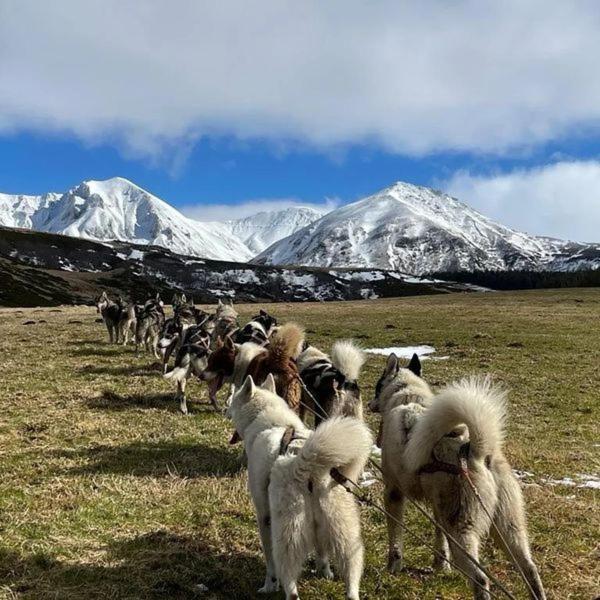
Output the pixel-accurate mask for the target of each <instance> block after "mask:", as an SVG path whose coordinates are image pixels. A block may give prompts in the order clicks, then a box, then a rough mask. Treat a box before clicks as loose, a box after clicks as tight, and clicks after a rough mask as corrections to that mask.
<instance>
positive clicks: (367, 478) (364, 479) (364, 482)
mask: <svg viewBox="0 0 600 600" xmlns="http://www.w3.org/2000/svg"><path fill="white" fill-rule="evenodd" d="M377 481H378V480H377V478H376V477H375V475H374V474H373V473H372V472H371V471H364V472H363V474H362V475H361V476H360V479H359V480H358V484H359V485H360V486H361V487H369V486H371V485H373V484H374V483H377Z"/></svg>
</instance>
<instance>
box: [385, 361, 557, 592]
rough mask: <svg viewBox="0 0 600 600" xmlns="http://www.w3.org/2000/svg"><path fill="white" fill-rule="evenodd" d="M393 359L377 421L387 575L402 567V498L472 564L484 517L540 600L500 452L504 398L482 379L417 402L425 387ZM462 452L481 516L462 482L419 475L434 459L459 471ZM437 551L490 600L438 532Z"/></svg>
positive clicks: (438, 474) (481, 578) (438, 563)
mask: <svg viewBox="0 0 600 600" xmlns="http://www.w3.org/2000/svg"><path fill="white" fill-rule="evenodd" d="M391 358H392V360H388V365H387V367H386V371H384V375H383V379H382V385H383V389H382V390H381V393H380V395H379V399H378V400H377V402H376V404H377V405H378V407H379V408H380V410H381V413H382V417H383V430H382V443H381V449H382V453H381V458H382V470H383V479H384V483H385V495H384V499H385V504H386V509H387V511H388V513H389V514H390V515H391V517H390V518H388V523H387V524H388V537H389V550H388V568H389V570H390V571H392V572H395V571H396V570H397V569H399V568H401V567H402V558H403V556H402V555H403V543H402V527H401V524H402V519H403V514H404V504H405V499H406V497H409V498H412V499H414V500H427V501H428V502H429V504H430V505H431V507H432V509H433V513H434V515H435V517H436V519H437V521H438V522H439V523H441V525H442V526H443V527H444V529H445V530H446V531H448V532H449V533H451V534H452V536H453V538H454V539H456V540H458V541H459V543H460V544H461V546H462V547H463V548H465V549H466V550H467V552H468V553H469V554H470V555H471V556H472V557H473V558H474V559H475V560H479V547H480V544H481V541H482V540H483V539H484V538H485V536H486V535H487V534H488V533H489V532H490V529H491V525H492V523H491V522H490V517H489V516H488V513H489V515H491V518H492V519H493V521H494V524H495V526H496V527H497V528H498V530H500V531H501V532H502V536H503V538H504V539H505V541H506V543H507V544H508V546H509V548H510V551H511V553H512V555H514V557H515V559H516V561H517V562H518V564H519V567H520V568H521V569H522V570H523V572H524V573H525V576H526V577H527V579H528V581H529V583H530V585H531V586H532V588H533V589H534V590H535V598H536V599H537V600H545V598H546V596H545V593H544V588H543V586H542V582H541V580H540V577H539V574H538V571H537V568H536V566H535V564H534V562H533V560H532V558H531V553H530V549H529V541H528V538H527V526H526V522H525V510H524V506H523V497H522V494H521V489H520V487H519V483H518V481H517V480H516V479H515V477H514V475H513V473H512V470H511V468H510V465H509V464H508V462H507V461H506V458H505V457H504V455H503V453H502V442H503V436H504V421H505V414H506V400H505V393H504V392H503V391H502V390H500V389H498V388H495V387H494V386H493V385H492V383H491V380H490V379H488V378H483V379H482V378H479V379H478V378H472V379H465V380H463V381H460V382H459V383H456V384H452V385H450V386H448V387H447V388H446V389H444V390H442V392H441V393H440V394H438V395H437V396H434V397H433V398H431V397H428V398H423V397H419V396H418V395H413V394H412V391H415V390H417V389H418V388H419V387H423V386H418V385H417V379H419V378H418V377H417V376H416V375H414V374H412V373H411V374H410V376H408V375H407V370H406V369H398V368H397V365H395V364H394V360H393V357H391ZM409 380H412V381H409ZM407 384H408V385H407ZM423 389H425V388H423ZM426 389H428V388H426ZM407 401H408V402H407ZM448 434H452V435H448ZM467 442H469V443H470V446H466V444H467ZM467 449H468V453H467V456H466V458H467V468H468V472H469V477H470V479H471V481H472V482H473V484H474V485H475V487H476V488H477V491H478V493H479V497H480V498H481V501H482V502H483V505H484V506H485V507H486V510H484V509H483V508H482V506H481V504H480V501H479V499H478V498H477V497H476V496H475V495H474V493H473V491H472V489H471V487H470V484H469V483H468V482H467V481H466V480H465V479H464V477H463V476H461V475H458V474H455V473H447V472H445V471H443V470H440V469H439V468H438V469H437V470H435V471H434V472H432V473H430V472H422V473H421V472H420V468H421V467H422V466H424V465H425V464H428V463H431V462H432V461H433V460H434V459H437V460H438V461H443V462H445V463H450V464H453V465H458V464H459V458H460V456H461V455H462V454H461V452H462V451H463V450H467ZM436 547H437V550H438V554H439V555H441V556H443V557H448V556H449V553H450V550H452V556H453V559H454V561H455V562H456V563H457V564H458V566H459V567H460V568H461V569H462V570H463V571H464V572H466V573H468V574H469V575H470V577H472V578H474V579H475V580H476V581H477V582H479V585H473V586H472V589H473V594H474V597H475V598H476V599H477V600H489V598H490V595H489V592H488V589H489V582H488V580H487V577H486V576H485V574H484V573H483V572H482V571H481V570H480V569H479V568H478V567H477V566H476V565H474V564H473V563H472V562H471V561H470V560H469V559H467V558H466V556H465V555H464V553H463V552H462V551H460V550H458V549H457V548H456V547H453V544H452V543H450V544H449V540H447V539H446V537H445V535H444V534H443V533H442V531H441V530H437V531H436ZM511 558H512V557H511ZM434 566H435V567H438V568H448V563H447V562H445V561H444V560H443V559H441V560H440V559H439V558H436V560H435V561H434ZM532 597H533V596H532Z"/></svg>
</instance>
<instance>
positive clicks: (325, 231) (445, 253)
mask: <svg viewBox="0 0 600 600" xmlns="http://www.w3.org/2000/svg"><path fill="white" fill-rule="evenodd" d="M586 253H587V254H586ZM253 262H255V263H257V264H298V265H305V266H315V265H319V266H325V267H327V266H332V267H333V266H336V267H377V268H387V269H393V270H400V271H404V272H408V273H414V274H417V275H422V274H425V273H429V272H436V271H446V272H451V271H469V270H486V269H490V270H516V269H532V270H540V269H557V270H571V269H573V270H574V269H579V268H598V267H600V245H597V244H580V243H577V242H569V241H563V240H555V239H552V238H545V237H538V236H532V235H528V234H526V233H522V232H519V231H516V230H514V229H511V228H509V227H505V226H504V225H501V224H499V223H496V222H495V221H493V220H492V219H490V218H488V217H486V216H484V215H482V214H481V213H479V212H478V211H476V210H474V209H473V208H471V207H470V206H468V205H467V204H465V203H464V202H461V201H460V200H457V199H456V198H452V197H451V196H449V195H447V194H444V193H442V192H439V191H437V190H433V189H431V188H426V187H422V186H416V185H413V184H407V183H404V182H397V183H395V184H393V185H392V186H389V187H387V188H385V189H383V190H381V191H380V192H377V193H375V194H373V195H371V196H368V197H366V198H362V199H360V200H358V201H356V202H353V203H351V204H347V205H345V206H342V207H340V208H338V209H336V210H334V211H332V212H330V213H328V214H327V215H325V216H324V217H322V218H321V219H319V220H318V221H315V222H314V223H312V224H310V225H309V226H308V227H306V228H304V229H302V230H299V231H297V232H296V233H294V234H292V235H291V236H289V237H287V238H284V239H282V240H279V241H278V242H275V243H274V244H273V245H272V246H271V247H270V248H267V250H265V251H263V252H262V253H261V254H259V255H258V256H257V257H255V258H254V259H253Z"/></svg>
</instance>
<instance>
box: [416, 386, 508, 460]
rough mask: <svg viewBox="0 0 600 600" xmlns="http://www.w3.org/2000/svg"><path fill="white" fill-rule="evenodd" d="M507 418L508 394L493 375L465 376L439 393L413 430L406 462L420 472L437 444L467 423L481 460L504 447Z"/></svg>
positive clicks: (474, 455) (476, 452)
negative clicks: (493, 383)
mask: <svg viewBox="0 0 600 600" xmlns="http://www.w3.org/2000/svg"><path fill="white" fill-rule="evenodd" d="M505 420H506V393H505V392H504V391H503V390H500V389H498V388H495V387H494V386H493V385H492V381H491V379H490V378H487V377H486V378H476V377H472V378H470V379H463V380H461V381H459V382H458V383H453V384H451V385H449V386H447V387H446V388H445V389H444V390H442V392H441V393H440V394H439V395H438V396H436V398H435V402H433V403H432V404H431V407H430V408H429V410H428V411H427V412H426V413H425V415H424V416H423V417H422V418H421V419H419V420H418V421H417V423H416V424H415V427H414V428H413V429H412V432H411V436H410V439H409V441H408V444H407V446H406V449H405V450H404V459H405V462H406V464H408V465H410V467H411V468H412V469H413V470H415V471H417V470H418V469H419V468H420V467H422V466H423V465H424V464H426V463H427V462H429V460H430V457H431V452H432V451H433V448H434V446H435V445H436V444H437V443H438V442H439V441H440V440H441V439H442V437H443V436H444V435H446V434H447V433H450V432H451V431H453V430H454V429H455V428H456V427H457V426H459V425H462V424H464V425H466V426H467V428H468V430H469V438H470V442H471V455H472V457H473V458H476V459H479V460H482V459H484V458H485V457H486V456H489V455H491V454H493V452H494V451H496V450H498V449H500V448H501V447H502V441H503V440H504V422H505Z"/></svg>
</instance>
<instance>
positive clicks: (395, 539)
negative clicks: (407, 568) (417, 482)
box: [383, 488, 405, 573]
mask: <svg viewBox="0 0 600 600" xmlns="http://www.w3.org/2000/svg"><path fill="white" fill-rule="evenodd" d="M383 497H384V500H385V510H386V511H387V512H388V514H389V516H387V517H386V519H387V530H388V541H389V546H388V564H387V568H388V571H389V572H390V573H398V572H399V571H400V570H401V569H402V560H403V552H404V548H403V540H402V534H403V530H402V521H403V518H404V502H405V500H404V494H402V492H400V490H398V489H396V488H386V489H385V492H384V494H383Z"/></svg>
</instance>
